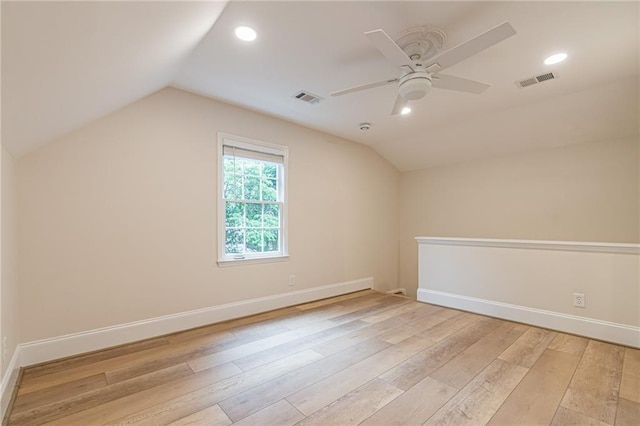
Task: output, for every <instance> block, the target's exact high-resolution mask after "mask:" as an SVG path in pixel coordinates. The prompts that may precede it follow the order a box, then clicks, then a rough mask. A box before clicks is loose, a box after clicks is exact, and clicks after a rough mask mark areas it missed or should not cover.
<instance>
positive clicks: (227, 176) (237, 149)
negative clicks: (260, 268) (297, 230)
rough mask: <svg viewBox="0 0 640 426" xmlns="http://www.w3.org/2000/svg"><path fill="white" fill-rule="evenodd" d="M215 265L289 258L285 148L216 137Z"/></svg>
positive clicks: (247, 140)
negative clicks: (217, 195)
mask: <svg viewBox="0 0 640 426" xmlns="http://www.w3.org/2000/svg"><path fill="white" fill-rule="evenodd" d="M218 157H219V161H218V170H219V175H218V182H219V184H218V186H219V188H218V192H219V197H218V199H219V208H218V262H227V261H242V260H250V259H265V258H277V257H285V256H287V250H286V247H287V244H286V241H287V240H286V237H287V236H286V205H285V194H286V191H285V189H286V188H285V185H286V179H285V178H286V167H287V148H286V147H284V146H279V145H273V144H268V143H265V142H259V141H255V140H251V139H247V138H242V137H238V136H232V135H226V134H219V135H218Z"/></svg>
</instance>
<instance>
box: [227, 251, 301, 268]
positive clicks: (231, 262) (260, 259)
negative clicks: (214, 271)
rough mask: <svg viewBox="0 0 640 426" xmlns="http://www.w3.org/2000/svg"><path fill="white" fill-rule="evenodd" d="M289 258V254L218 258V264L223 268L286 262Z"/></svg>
mask: <svg viewBox="0 0 640 426" xmlns="http://www.w3.org/2000/svg"><path fill="white" fill-rule="evenodd" d="M287 260H289V255H288V254H284V255H277V256H269V257H257V258H249V259H218V266H219V267H221V268H226V267H227V266H244V265H253V264H258V263H273V262H285V261H287Z"/></svg>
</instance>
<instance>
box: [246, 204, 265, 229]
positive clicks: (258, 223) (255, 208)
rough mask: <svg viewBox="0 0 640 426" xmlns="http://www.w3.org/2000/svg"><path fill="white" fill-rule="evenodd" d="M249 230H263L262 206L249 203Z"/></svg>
mask: <svg viewBox="0 0 640 426" xmlns="http://www.w3.org/2000/svg"><path fill="white" fill-rule="evenodd" d="M247 228H262V204H256V203H247Z"/></svg>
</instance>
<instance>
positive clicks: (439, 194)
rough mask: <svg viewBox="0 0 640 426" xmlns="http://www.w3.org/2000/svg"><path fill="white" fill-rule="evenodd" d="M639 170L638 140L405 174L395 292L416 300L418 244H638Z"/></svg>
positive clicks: (529, 154) (639, 230)
mask: <svg viewBox="0 0 640 426" xmlns="http://www.w3.org/2000/svg"><path fill="white" fill-rule="evenodd" d="M639 163H640V161H639V150H638V139H637V138H636V139H626V140H613V141H605V142H599V143H584V144H578V145H570V146H566V147H562V148H555V149H547V150H540V151H534V152H528V153H522V154H517V155H512V156H508V157H502V158H494V159H488V160H481V161H474V162H469V163H462V164H457V165H452V166H448V167H440V168H433V169H427V170H422V171H415V172H408V173H403V174H402V177H401V184H400V188H401V189H400V193H401V195H400V203H401V207H400V212H401V219H400V279H399V281H400V285H401V286H403V287H406V288H407V289H408V290H409V293H410V294H412V295H415V291H416V287H417V282H418V277H417V271H418V266H417V265H418V264H417V252H418V250H417V244H416V242H415V240H414V237H416V236H441V237H478V238H514V239H532V240H567V241H572V240H575V241H599V242H621V243H632V242H638V241H640V227H639V222H640V210H639V207H638V203H639V173H638V169H639ZM514 303H515V302H514Z"/></svg>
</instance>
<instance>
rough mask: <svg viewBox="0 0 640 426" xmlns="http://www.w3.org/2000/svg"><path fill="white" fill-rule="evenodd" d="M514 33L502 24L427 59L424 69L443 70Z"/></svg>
mask: <svg viewBox="0 0 640 426" xmlns="http://www.w3.org/2000/svg"><path fill="white" fill-rule="evenodd" d="M515 33H516V30H514V29H513V27H512V26H511V24H510V23H509V22H504V23H502V24H500V25H498V26H497V27H495V28H492V29H490V30H489V31H487V32H484V33H482V34H480V35H477V36H475V37H474V38H472V39H471V40H467V41H465V42H464V43H461V44H459V45H457V46H455V47H452V48H451V49H449V50H445V51H444V52H442V53H440V54H438V55H436V56H434V57H433V58H429V60H428V61H427V62H426V63H425V64H424V65H425V67H424V68H425V69H426V70H427V71H429V72H438V71H441V70H444V69H446V68H449V67H450V66H453V65H455V64H457V63H458V62H461V61H463V60H465V59H467V58H468V57H470V56H473V55H475V54H477V53H480V52H482V51H483V50H485V49H487V48H489V47H491V46H493V45H494V44H498V43H500V42H501V41H502V40H505V39H507V38H509V37H511V36H512V35H514V34H515ZM435 64H437V66H436V67H434V65H435Z"/></svg>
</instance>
